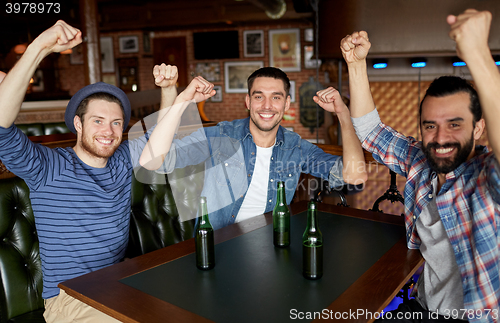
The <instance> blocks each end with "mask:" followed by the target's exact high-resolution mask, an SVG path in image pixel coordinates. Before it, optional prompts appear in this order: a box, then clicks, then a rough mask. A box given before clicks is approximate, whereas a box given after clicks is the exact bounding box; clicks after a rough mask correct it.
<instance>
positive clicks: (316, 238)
mask: <svg viewBox="0 0 500 323" xmlns="http://www.w3.org/2000/svg"><path fill="white" fill-rule="evenodd" d="M302 274H303V275H304V277H305V278H307V279H319V278H321V276H323V235H322V234H321V231H319V228H318V218H317V216H316V203H315V202H314V201H311V202H309V206H308V209H307V226H306V231H305V232H304V234H303V235H302Z"/></svg>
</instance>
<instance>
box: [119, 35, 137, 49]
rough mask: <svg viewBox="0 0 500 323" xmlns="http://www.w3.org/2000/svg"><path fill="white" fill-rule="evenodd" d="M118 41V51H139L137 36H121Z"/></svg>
mask: <svg viewBox="0 0 500 323" xmlns="http://www.w3.org/2000/svg"><path fill="white" fill-rule="evenodd" d="M118 41H119V44H120V53H137V52H138V51H139V36H123V37H120V38H119V39H118Z"/></svg>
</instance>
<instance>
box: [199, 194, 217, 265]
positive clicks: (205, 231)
mask: <svg viewBox="0 0 500 323" xmlns="http://www.w3.org/2000/svg"><path fill="white" fill-rule="evenodd" d="M198 214H201V218H200V220H199V221H198V224H197V225H196V229H195V245H196V267H198V268H199V269H201V270H210V269H212V268H214V266H215V250H214V228H213V227H212V225H211V224H210V220H209V219H208V209H207V198H206V197H204V196H202V197H201V198H200V208H199V212H198Z"/></svg>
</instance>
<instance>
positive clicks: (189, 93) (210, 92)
mask: <svg viewBox="0 0 500 323" xmlns="http://www.w3.org/2000/svg"><path fill="white" fill-rule="evenodd" d="M215 93H216V91H215V90H214V85H213V84H212V83H210V82H208V81H207V80H205V79H204V78H203V77H201V76H197V77H195V78H194V79H193V80H192V81H191V83H189V85H188V86H187V87H186V89H185V90H184V91H182V92H181V94H179V97H181V98H182V100H183V101H190V100H194V101H195V102H196V103H198V102H201V101H205V100H206V99H208V98H210V97H212V96H214V95H215Z"/></svg>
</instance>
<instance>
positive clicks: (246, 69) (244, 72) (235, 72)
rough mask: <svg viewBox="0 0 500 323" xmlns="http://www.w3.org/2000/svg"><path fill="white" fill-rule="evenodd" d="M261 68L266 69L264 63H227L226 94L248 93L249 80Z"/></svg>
mask: <svg viewBox="0 0 500 323" xmlns="http://www.w3.org/2000/svg"><path fill="white" fill-rule="evenodd" d="M261 67H264V62H263V61H248V62H225V63H224V84H225V88H226V89H225V90H226V93H247V92H248V88H247V78H248V77H249V76H250V74H252V73H253V72H254V71H255V70H257V69H259V68H261Z"/></svg>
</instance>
